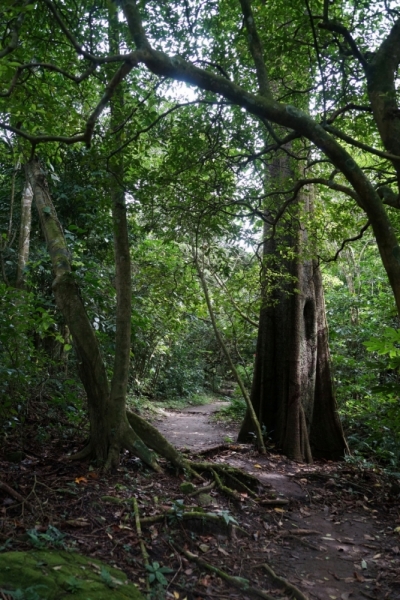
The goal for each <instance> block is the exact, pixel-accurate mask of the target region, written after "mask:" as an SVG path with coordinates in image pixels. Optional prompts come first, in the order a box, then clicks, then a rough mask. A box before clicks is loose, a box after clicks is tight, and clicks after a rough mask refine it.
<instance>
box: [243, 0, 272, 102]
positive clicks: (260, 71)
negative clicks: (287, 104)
mask: <svg viewBox="0 0 400 600" xmlns="http://www.w3.org/2000/svg"><path fill="white" fill-rule="evenodd" d="M240 5H241V7H242V13H243V17H244V21H245V23H246V29H247V33H248V44H249V48H250V52H251V55H252V57H253V61H254V66H255V68H256V73H257V80H258V88H259V91H260V94H261V95H262V96H265V97H266V98H272V94H271V89H270V86H269V81H268V73H267V69H266V67H265V62H264V56H263V54H264V50H263V46H262V43H261V40H260V37H259V35H258V31H257V27H256V25H255V22H254V15H253V11H252V10H251V0H240Z"/></svg>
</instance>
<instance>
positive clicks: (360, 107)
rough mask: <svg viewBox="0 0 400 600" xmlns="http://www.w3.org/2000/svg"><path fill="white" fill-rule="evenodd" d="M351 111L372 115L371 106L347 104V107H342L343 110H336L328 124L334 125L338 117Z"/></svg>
mask: <svg viewBox="0 0 400 600" xmlns="http://www.w3.org/2000/svg"><path fill="white" fill-rule="evenodd" d="M349 110H360V111H364V112H369V113H372V107H371V106H366V105H363V104H354V102H349V104H346V106H342V108H338V109H337V110H335V111H334V112H333V113H332V114H331V116H330V117H329V119H327V120H326V122H327V124H328V125H330V124H331V123H333V122H334V121H335V119H337V117H339V116H340V115H342V114H343V113H345V112H348V111H349Z"/></svg>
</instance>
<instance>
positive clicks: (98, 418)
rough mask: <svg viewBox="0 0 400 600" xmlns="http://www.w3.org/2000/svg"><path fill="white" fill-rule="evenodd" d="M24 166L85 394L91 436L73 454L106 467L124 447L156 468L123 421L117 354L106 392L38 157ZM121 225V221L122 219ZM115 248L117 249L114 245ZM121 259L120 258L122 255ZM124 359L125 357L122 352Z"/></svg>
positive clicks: (99, 359) (103, 371)
mask: <svg viewBox="0 0 400 600" xmlns="http://www.w3.org/2000/svg"><path fill="white" fill-rule="evenodd" d="M27 172H28V177H29V182H30V185H31V187H32V190H33V194H34V198H35V203H36V207H37V210H38V213H39V219H40V223H41V226H42V230H43V233H44V235H45V238H46V242H47V247H48V250H49V254H50V258H51V261H52V266H53V272H54V275H55V279H54V281H53V292H54V296H55V299H56V303H57V306H58V308H59V309H60V311H61V312H62V314H63V316H64V319H65V321H66V323H67V325H68V327H69V330H70V332H71V335H72V339H73V343H74V347H75V351H76V354H77V358H78V370H79V375H80V378H81V380H82V383H83V386H84V388H85V391H86V394H87V401H88V412H89V420H90V441H89V443H88V445H87V447H86V448H85V449H84V450H83V451H82V452H81V453H80V454H78V455H77V457H78V458H85V457H91V458H95V459H97V460H98V461H99V462H100V463H101V464H103V465H105V466H106V468H110V467H113V466H115V465H116V464H117V462H118V460H119V453H120V450H121V449H123V448H125V449H128V450H130V451H132V452H133V453H134V454H136V455H137V456H139V457H140V458H141V459H142V460H143V461H144V462H145V463H146V464H148V465H149V466H151V467H153V468H154V469H156V470H159V467H158V466H157V462H156V460H155V457H154V455H153V453H152V452H150V451H149V450H148V448H147V446H146V445H145V444H144V442H143V441H142V440H141V438H140V437H139V436H138V435H137V434H136V433H135V431H134V429H133V428H132V427H131V425H130V423H129V421H128V416H127V414H126V410H125V397H123V400H122V395H123V393H124V389H125V387H124V386H125V380H122V379H119V378H118V377H119V375H118V374H119V373H120V364H119V362H118V358H116V368H115V374H116V375H115V376H114V378H113V386H112V387H113V390H114V391H113V392H110V386H109V383H108V379H107V373H106V369H105V365H104V361H103V358H102V355H101V351H100V347H99V343H98V340H97V337H96V334H95V331H94V329H93V328H92V326H91V324H90V321H89V318H88V316H87V313H86V310H85V307H84V305H83V302H82V300H81V296H80V293H79V290H78V287H77V284H76V282H75V279H74V276H73V273H72V272H71V265H70V256H69V252H68V248H67V245H66V241H65V238H64V234H63V231H62V227H61V225H60V222H59V221H58V219H57V214H56V211H55V208H54V205H53V203H52V200H51V197H50V193H49V189H48V186H47V182H46V178H45V174H44V172H43V171H42V169H41V167H40V163H39V161H38V160H36V159H33V160H31V161H30V162H29V163H28V165H27ZM125 224H126V223H125ZM120 225H121V227H123V226H124V221H123V219H122V220H121V221H120ZM116 253H118V245H117V246H116ZM121 260H122V262H123V258H121ZM117 320H118V318H117ZM129 327H130V323H129ZM123 361H124V357H122V362H123ZM126 377H127V376H126ZM132 418H133V417H132Z"/></svg>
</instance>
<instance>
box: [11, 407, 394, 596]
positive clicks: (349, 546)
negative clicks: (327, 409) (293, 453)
mask: <svg viewBox="0 0 400 600" xmlns="http://www.w3.org/2000/svg"><path fill="white" fill-rule="evenodd" d="M218 408H219V406H218V405H217V406H216V405H209V406H208V407H204V406H202V407H196V408H189V409H187V410H185V411H181V412H174V411H165V412H164V413H163V414H161V415H159V417H157V420H156V422H155V424H156V425H157V427H159V429H160V431H162V433H163V434H164V435H165V436H166V437H167V438H168V439H169V440H170V441H172V442H173V443H175V444H176V445H177V446H179V447H181V448H182V449H183V450H185V451H186V452H188V451H189V452H190V453H191V455H193V456H196V454H197V459H198V460H202V461H205V460H207V461H211V462H214V463H219V464H227V465H232V466H235V467H238V468H240V469H242V470H244V471H246V472H248V473H251V474H253V475H256V476H257V478H258V480H259V482H260V484H259V489H258V498H257V499H253V498H251V497H250V495H248V494H247V493H245V492H240V493H239V499H238V500H234V499H233V498H232V497H229V496H226V495H225V494H222V493H220V492H217V491H216V490H215V489H214V490H211V491H209V492H208V494H207V495H204V497H203V496H199V495H196V496H185V495H184V494H183V492H182V489H181V488H180V486H181V484H182V482H183V481H185V476H184V474H182V473H176V472H175V471H173V470H170V468H169V466H168V465H166V464H165V465H164V467H165V468H164V472H163V473H162V474H154V473H152V472H150V471H148V470H146V469H144V468H143V467H142V465H141V463H140V461H138V460H137V459H135V458H133V457H131V456H130V455H128V454H126V455H125V456H124V457H123V459H122V462H121V466H120V468H119V470H118V472H116V473H114V474H112V475H107V476H105V475H104V474H102V473H101V472H98V471H97V470H96V469H94V468H93V467H92V466H91V465H89V464H88V463H76V464H75V463H72V462H71V461H68V460H65V458H63V453H65V452H66V451H69V452H71V451H73V450H74V449H76V448H77V447H78V445H79V444H80V443H81V441H82V440H80V439H79V436H78V437H77V438H76V440H75V443H74V444H71V441H70V438H69V440H64V439H62V438H60V437H57V435H56V431H57V430H55V433H54V435H53V439H51V440H48V441H47V443H46V444H42V445H39V444H38V442H37V441H36V442H35V441H34V440H35V431H36V429H35V422H34V418H35V417H32V422H31V424H30V427H31V434H30V435H29V432H28V433H27V435H26V437H25V441H24V448H23V450H24V457H23V459H22V460H20V462H10V461H9V460H6V459H5V457H6V456H10V451H12V450H14V451H15V450H16V449H17V440H9V441H8V442H7V444H5V445H4V447H3V460H1V461H0V472H1V475H0V479H1V481H2V482H3V483H5V484H6V486H7V485H8V486H10V488H11V492H17V493H18V494H20V495H21V496H22V497H23V498H25V500H27V501H28V502H29V507H30V509H31V510H29V509H28V507H27V504H26V503H25V504H21V502H20V501H19V500H18V499H17V498H16V497H15V495H14V494H13V493H11V492H10V491H7V489H6V488H4V487H3V489H1V488H0V548H1V549H2V550H3V551H4V550H7V549H10V550H15V549H24V550H25V549H27V548H30V547H32V544H33V543H34V544H37V540H39V543H43V544H45V545H47V546H50V547H51V546H52V545H53V546H57V545H58V546H59V545H60V544H62V545H65V546H66V547H69V548H73V549H76V550H78V551H79V552H81V553H83V554H86V555H89V556H94V557H98V558H101V559H102V560H105V561H107V562H108V563H109V564H112V565H113V566H117V567H119V568H121V569H122V570H124V571H125V572H126V573H127V575H128V576H129V577H130V579H131V580H132V581H134V582H135V583H137V584H138V586H139V587H140V588H141V589H142V590H143V591H146V576H147V575H148V574H149V573H150V571H149V570H146V569H145V567H144V557H143V551H142V549H141V544H140V541H141V540H142V541H143V542H144V544H145V548H146V550H147V552H148V555H149V563H150V569H153V572H154V571H157V570H158V567H159V568H161V567H168V568H169V569H171V572H170V573H165V574H164V577H165V580H166V581H165V582H161V583H159V584H158V585H157V584H156V582H152V583H151V585H150V590H151V591H150V596H149V597H152V598H154V599H156V598H159V599H160V600H162V599H164V598H172V599H175V600H184V599H187V600H200V599H206V600H213V599H221V600H222V599H224V598H232V599H235V598H237V599H247V598H254V597H261V598H270V599H280V600H284V599H288V598H298V599H300V600H303V599H304V598H307V599H309V600H312V599H317V600H362V599H364V598H371V599H373V600H382V599H390V600H397V599H400V548H399V546H400V539H399V536H400V533H399V532H400V510H399V492H400V485H399V482H398V480H397V479H396V478H394V477H388V476H387V475H385V474H383V473H382V472H380V471H379V470H372V469H361V468H359V467H356V466H351V465H349V464H347V463H344V462H343V463H331V462H316V463H315V464H313V465H303V464H298V463H295V462H293V461H289V460H287V459H286V458H284V457H282V456H280V455H279V454H277V453H276V452H274V449H273V448H270V449H269V452H268V453H267V455H265V456H260V455H259V454H257V453H256V452H255V451H254V449H253V448H252V447H251V446H250V445H249V446H239V445H236V444H227V443H226V441H225V440H226V438H227V437H234V436H235V434H236V432H235V428H234V426H230V427H226V426H222V425H219V424H218V423H216V422H215V421H214V420H213V417H212V415H213V412H214V411H215V410H217V409H218ZM37 418H39V416H38V417H37ZM159 419H161V420H159ZM19 447H20V446H19ZM194 483H195V484H196V485H197V486H198V487H201V486H205V485H207V484H209V483H210V480H208V481H203V482H200V481H197V482H194ZM133 498H136V500H137V503H138V507H139V515H140V518H141V519H142V520H143V519H144V518H145V517H154V518H157V516H160V518H161V520H160V521H156V522H153V523H149V522H147V523H146V522H144V521H142V537H140V536H139V535H138V533H137V529H136V524H135V518H134V510H133ZM191 510H195V511H199V510H203V511H204V517H203V518H202V519H192V520H187V519H185V518H184V517H183V513H184V512H189V511H191ZM207 513H209V514H212V515H220V517H221V518H220V520H221V525H218V526H217V524H216V523H215V522H214V521H209V520H208V519H207ZM161 515H164V518H162V517H161ZM233 519H234V520H235V521H236V522H237V524H238V526H239V528H237V527H233V526H232V524H233V521H232V520H233ZM226 521H227V522H228V526H225V522H226ZM49 526H51V527H53V528H56V531H58V532H59V533H60V535H61V536H65V537H62V539H58V538H57V536H58V534H57V533H54V530H53V529H52V528H51V527H50V529H49ZM35 539H36V542H35ZM199 561H203V562H202V563H201V564H199ZM265 564H267V565H269V567H271V568H272V569H273V571H274V572H275V574H276V575H277V576H279V577H280V578H283V580H277V579H274V578H273V577H271V575H270V574H269V573H268V571H267V569H266V568H265V567H264V565H265ZM213 568H214V571H213V570H212V569H213ZM216 568H217V569H219V571H217V572H216V571H215V569H216ZM224 574H227V575H229V576H235V577H237V578H241V579H231V580H230V581H229V582H228V581H225V580H224ZM161 579H162V578H161ZM243 582H245V583H243ZM246 582H247V583H246ZM288 584H289V586H288ZM290 585H292V587H290ZM240 586H241V588H242V589H239V587H240ZM246 586H247V589H246ZM293 586H294V587H293ZM0 592H1V591H0ZM0 597H1V594H0ZM110 597H112V596H110ZM3 598H6V600H8V597H7V596H5V595H3Z"/></svg>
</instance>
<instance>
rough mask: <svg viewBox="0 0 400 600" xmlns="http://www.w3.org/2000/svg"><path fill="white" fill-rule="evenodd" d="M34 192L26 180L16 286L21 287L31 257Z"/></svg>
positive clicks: (23, 283)
mask: <svg viewBox="0 0 400 600" xmlns="http://www.w3.org/2000/svg"><path fill="white" fill-rule="evenodd" d="M32 199H33V192H32V188H31V185H30V183H29V181H25V184H24V189H23V191H22V197H21V224H20V229H19V240H18V267H17V280H16V282H15V287H17V288H19V289H21V288H23V287H24V285H25V276H24V270H25V267H26V263H27V262H28V259H29V243H30V236H31V221H32Z"/></svg>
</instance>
